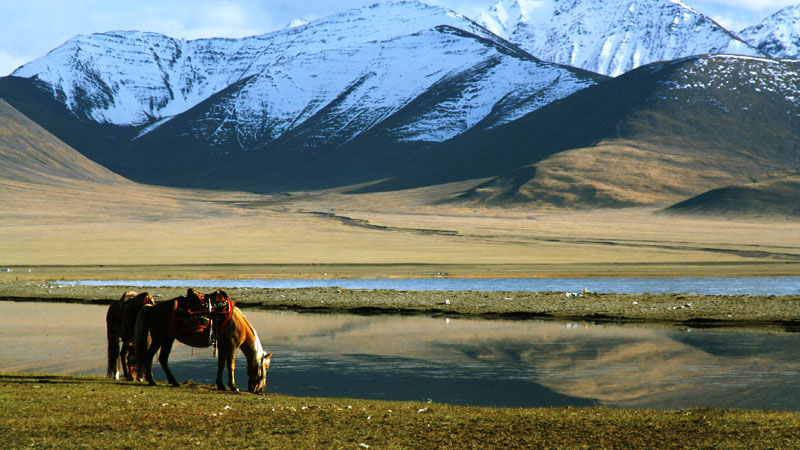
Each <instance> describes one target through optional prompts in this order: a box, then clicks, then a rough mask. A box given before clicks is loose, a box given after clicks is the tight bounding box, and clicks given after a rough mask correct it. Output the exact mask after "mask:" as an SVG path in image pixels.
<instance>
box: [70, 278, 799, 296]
mask: <svg viewBox="0 0 800 450" xmlns="http://www.w3.org/2000/svg"><path fill="white" fill-rule="evenodd" d="M61 284H76V285H87V286H140V287H187V288H188V287H194V288H214V289H217V288H223V289H224V288H233V287H238V288H282V289H295V288H305V287H341V288H345V289H391V290H399V291H404V290H405V291H420V290H422V291H539V292H545V291H556V292H578V291H583V290H584V289H588V290H589V291H592V292H602V293H616V294H645V293H650V294H671V293H675V294H706V295H742V294H749V295H800V277H676V278H449V277H435V278H374V279H372V278H367V279H341V278H324V277H323V278H318V279H282V280H268V279H249V280H233V279H217V280H145V281H140V280H139V281H130V280H116V281H108V280H88V281H66V282H61Z"/></svg>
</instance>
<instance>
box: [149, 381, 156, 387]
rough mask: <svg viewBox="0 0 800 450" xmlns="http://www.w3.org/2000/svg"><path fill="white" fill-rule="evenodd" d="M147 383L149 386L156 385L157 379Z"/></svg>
mask: <svg viewBox="0 0 800 450" xmlns="http://www.w3.org/2000/svg"><path fill="white" fill-rule="evenodd" d="M147 385H148V386H155V385H156V382H155V381H150V382H148V383H147Z"/></svg>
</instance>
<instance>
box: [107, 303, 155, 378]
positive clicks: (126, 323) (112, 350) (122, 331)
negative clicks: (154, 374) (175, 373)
mask: <svg viewBox="0 0 800 450" xmlns="http://www.w3.org/2000/svg"><path fill="white" fill-rule="evenodd" d="M143 305H150V306H152V305H155V301H154V300H153V296H152V295H150V294H148V293H147V292H142V293H141V294H138V293H136V292H131V291H128V292H125V293H124V294H122V297H120V299H119V300H118V301H116V302H114V303H112V304H111V305H109V307H108V312H106V335H107V337H108V368H107V370H106V376H107V377H108V378H114V379H119V368H120V366H122V373H123V375H124V377H125V379H126V380H133V379H134V378H136V379H137V380H138V379H140V377H141V372H139V371H137V370H136V364H135V359H134V353H135V350H134V338H135V326H136V316H137V315H138V314H139V310H140V309H141V308H142V306H143Z"/></svg>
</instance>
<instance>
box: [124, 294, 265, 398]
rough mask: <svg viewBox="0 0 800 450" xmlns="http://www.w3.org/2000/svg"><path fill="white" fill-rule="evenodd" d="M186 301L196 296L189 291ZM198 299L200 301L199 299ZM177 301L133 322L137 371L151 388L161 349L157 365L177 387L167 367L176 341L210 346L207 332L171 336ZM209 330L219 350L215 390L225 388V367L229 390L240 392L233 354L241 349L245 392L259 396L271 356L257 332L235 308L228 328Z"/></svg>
mask: <svg viewBox="0 0 800 450" xmlns="http://www.w3.org/2000/svg"><path fill="white" fill-rule="evenodd" d="M187 297H190V298H191V297H194V298H197V297H198V294H196V293H194V291H193V290H191V289H190V290H189V293H188V294H187ZM209 297H210V298H209ZM200 298H203V297H202V296H200ZM205 298H206V299H209V300H210V299H224V300H228V301H229V299H230V298H229V297H228V294H226V293H225V292H223V291H216V292H214V293H212V294H208V295H207V296H206V297H205ZM177 301H178V298H174V299H172V300H168V301H165V302H162V303H159V304H157V305H155V306H152V307H145V308H142V309H141V310H140V311H139V316H138V317H137V319H136V361H139V362H140V364H141V366H140V368H141V370H142V372H143V373H144V375H145V378H146V379H147V382H148V383H149V384H150V385H151V386H152V385H155V384H156V382H155V380H154V379H153V357H154V356H155V354H156V352H157V351H158V350H159V349H161V353H160V355H159V357H158V362H159V363H160V364H161V367H162V368H163V369H164V373H165V374H166V375H167V380H168V381H169V383H170V384H172V385H173V386H176V387H177V386H179V384H178V382H177V381H176V380H175V377H174V376H173V375H172V372H171V371H170V370H169V366H168V364H167V362H168V360H169V353H170V351H171V350H172V344H173V343H174V342H175V339H178V341H180V342H182V343H184V344H186V345H188V346H191V347H199V348H205V347H209V346H210V345H211V341H212V340H211V339H209V335H208V333H207V332H206V333H201V332H196V333H191V334H185V335H181V336H177V337H176V336H170V333H169V330H170V322H171V320H172V312H173V310H175V309H176V307H177V305H176V302H177ZM212 317H213V315H212ZM212 328H213V333H216V337H217V348H218V355H217V389H219V390H225V385H224V384H223V383H222V371H223V368H224V366H227V368H228V387H229V388H230V389H231V390H232V391H234V392H239V388H238V387H236V381H235V380H234V374H233V372H234V366H235V363H236V350H238V349H239V348H241V349H242V353H244V356H245V358H246V359H247V376H248V382H247V390H248V391H250V392H254V393H259V392H262V391H263V390H264V389H265V388H266V385H267V370H269V363H270V359H271V358H272V353H266V352H265V351H264V348H263V347H262V346H261V341H260V340H259V338H258V334H257V333H256V330H255V329H254V328H253V326H252V325H250V322H248V321H247V319H246V318H245V317H244V314H242V312H241V311H240V310H239V308H237V307H235V306H234V307H233V311H232V314H231V318H230V321H229V322H228V325H227V327H225V326H224V323H223V320H213V321H212ZM209 332H212V330H209ZM148 335H149V336H150V339H151V343H150V346H149V347H148V346H147V337H148Z"/></svg>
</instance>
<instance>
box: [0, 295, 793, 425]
mask: <svg viewBox="0 0 800 450" xmlns="http://www.w3.org/2000/svg"><path fill="white" fill-rule="evenodd" d="M4 303H5V302H4ZM4 306H5V307H6V309H7V310H11V311H8V313H9V314H11V313H12V312H13V316H14V317H16V318H17V319H15V321H5V322H4V323H0V368H1V369H0V370H22V371H40V370H41V369H46V370H47V371H50V372H61V373H92V374H96V375H101V374H103V373H105V361H104V357H105V322H104V317H105V309H106V307H99V306H90V305H55V304H49V305H48V309H50V308H49V307H54V308H55V310H56V311H55V312H53V313H52V318H51V320H52V321H53V322H52V324H53V325H52V326H48V328H47V330H45V331H46V332H44V333H42V334H41V335H39V336H38V337H36V336H26V337H25V338H24V339H21V338H19V337H17V336H18V335H17V334H16V333H17V330H16V328H18V327H19V328H21V327H26V326H27V327H30V326H31V324H32V323H34V322H37V320H36V317H40V315H41V314H42V311H41V310H42V308H43V306H42V304H34V303H5V305H4ZM37 311H38V313H37ZM244 313H245V315H246V316H247V317H248V319H249V320H250V321H251V322H252V324H253V326H254V327H255V328H256V330H258V333H259V336H260V338H261V340H262V342H263V344H264V347H265V348H266V350H267V351H273V352H275V356H274V357H273V363H272V368H271V369H270V374H269V376H268V380H267V391H268V392H278V393H281V394H289V395H301V396H316V397H361V398H375V399H392V400H415V401H425V400H427V399H432V400H433V401H436V402H445V403H458V404H470V405H491V406H509V407H514V406H525V407H535V406H562V405H574V406H582V405H592V404H601V405H606V406H611V407H624V408H659V409H666V408H669V409H674V408H687V407H697V406H717V407H736V408H762V407H766V408H769V409H778V410H800V389H798V386H797V380H799V379H800V352H798V351H797V349H798V348H800V334H797V333H795V334H792V333H786V332H782V331H779V330H769V332H759V333H754V332H748V331H743V330H732V329H712V330H696V329H687V328H677V327H675V326H668V325H662V326H647V327H643V326H630V325H628V326H617V325H607V324H603V325H595V324H591V323H563V322H543V321H497V320H480V319H477V320H473V319H443V318H427V317H419V316H413V317H403V316H354V315H313V314H296V313H289V312H281V313H278V312H265V311H260V310H248V309H245V310H244ZM37 314H39V316H37ZM59 322H61V323H60V324H59ZM56 324H58V325H57V326H56ZM28 329H30V328H28ZM81 334H82V335H84V336H88V342H89V343H88V344H87V343H84V344H83V345H82V346H81V345H77V344H76V343H75V342H73V341H74V339H75V337H76V336H78V335H81ZM36 339H41V340H42V342H37V341H36ZM59 340H61V341H64V344H63V345H59V344H58V342H59ZM53 345H59V352H58V355H59V359H58V360H57V361H54V360H53V359H52V354H53V353H52V349H53ZM70 352H74V353H75V355H74V357H73V355H72V354H70ZM87 355H90V357H87ZM170 359H171V367H172V369H173V372H174V373H175V375H176V377H177V378H178V379H179V380H180V381H185V380H188V379H193V380H194V381H197V382H204V383H212V382H213V380H214V378H215V376H216V360H215V359H214V358H213V357H212V352H211V350H210V349H195V350H194V353H193V354H192V349H190V348H188V347H186V346H183V345H176V347H175V348H174V349H173V353H172V356H171V358H170ZM66 361H73V362H72V363H70V364H72V365H67V363H65V362H66ZM74 361H80V363H81V364H83V366H82V367H81V368H77V367H75V366H74V364H75V363H74ZM59 364H61V365H59ZM156 366H157V364H156ZM244 368H245V360H244V357H243V356H242V355H241V354H239V355H238V357H237V375H236V377H237V380H238V381H239V384H240V385H241V384H243V383H245V382H246V379H247V376H246V374H245V372H244ZM155 375H156V379H157V380H159V382H161V383H164V382H165V381H164V380H165V378H164V376H163V373H162V372H161V371H160V369H158V368H157V369H156V370H155Z"/></svg>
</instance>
